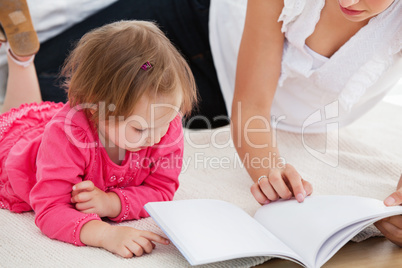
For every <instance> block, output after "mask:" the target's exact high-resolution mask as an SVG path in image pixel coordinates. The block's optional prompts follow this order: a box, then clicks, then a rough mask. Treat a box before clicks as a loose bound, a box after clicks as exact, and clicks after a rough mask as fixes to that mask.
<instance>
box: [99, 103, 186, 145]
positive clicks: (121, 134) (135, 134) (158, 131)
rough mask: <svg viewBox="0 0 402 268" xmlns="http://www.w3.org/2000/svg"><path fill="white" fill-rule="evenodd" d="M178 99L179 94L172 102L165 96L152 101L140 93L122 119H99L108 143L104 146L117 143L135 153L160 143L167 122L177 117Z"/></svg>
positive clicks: (166, 127)
mask: <svg viewBox="0 0 402 268" xmlns="http://www.w3.org/2000/svg"><path fill="white" fill-rule="evenodd" d="M180 102H181V97H180V98H176V99H174V100H173V101H172V100H171V99H164V98H158V99H157V100H156V101H154V100H152V99H150V98H149V97H146V96H142V97H141V98H140V100H139V101H138V102H137V104H136V107H135V109H134V112H133V115H131V116H130V117H128V118H126V119H125V120H124V119H123V118H109V120H107V121H103V122H100V124H99V132H100V135H102V136H103V137H104V139H105V141H106V144H107V145H105V144H104V146H105V147H106V146H108V147H115V146H117V147H119V148H121V149H124V150H128V151H132V152H134V151H139V150H141V149H144V148H146V147H149V146H153V145H154V144H157V143H159V141H160V140H161V138H162V137H163V136H164V135H165V134H166V132H167V130H168V128H169V124H170V122H171V121H172V120H173V119H174V118H175V117H176V116H177V114H178V110H179V109H178V105H179V103H180ZM168 103H172V104H168Z"/></svg>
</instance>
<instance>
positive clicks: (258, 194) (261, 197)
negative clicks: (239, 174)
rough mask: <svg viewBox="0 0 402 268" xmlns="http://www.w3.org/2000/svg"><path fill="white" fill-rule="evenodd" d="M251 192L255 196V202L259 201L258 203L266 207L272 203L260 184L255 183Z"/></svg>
mask: <svg viewBox="0 0 402 268" xmlns="http://www.w3.org/2000/svg"><path fill="white" fill-rule="evenodd" d="M250 191H251V194H252V195H253V196H254V198H255V200H257V202H258V203H260V204H261V205H266V204H268V203H269V202H270V201H269V200H268V198H267V197H266V196H265V194H264V193H263V192H262V190H261V188H260V186H259V185H258V183H254V184H253V185H251V187H250Z"/></svg>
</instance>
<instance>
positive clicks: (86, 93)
mask: <svg viewBox="0 0 402 268" xmlns="http://www.w3.org/2000/svg"><path fill="white" fill-rule="evenodd" d="M148 61H149V62H150V64H151V65H152V66H153V67H152V68H151V69H148V70H144V69H142V68H141V67H142V65H143V64H145V63H146V62H148ZM61 74H62V76H64V77H65V78H66V79H65V83H64V85H65V87H66V90H67V92H68V99H69V101H70V106H71V107H74V106H76V105H79V104H81V105H82V104H86V105H87V104H95V105H97V104H99V103H101V102H104V104H105V106H104V107H113V109H110V108H105V109H104V111H99V107H100V106H99V107H98V109H97V112H95V113H94V114H93V115H92V114H88V115H90V116H91V119H92V120H93V121H95V122H96V121H97V120H98V119H99V113H101V112H102V113H104V115H105V118H109V116H124V117H128V116H130V115H132V112H133V109H134V106H135V104H136V103H137V101H138V100H139V98H140V97H141V96H142V95H143V94H147V95H148V96H149V97H155V96H158V95H160V94H162V95H163V96H167V97H171V96H172V97H174V96H177V95H176V94H180V95H181V96H182V102H181V106H180V107H178V108H180V110H181V112H182V113H183V114H184V115H189V114H190V112H191V110H192V108H193V105H194V104H195V103H196V102H197V93H196V86H195V82H194V77H193V74H192V72H191V70H190V68H189V66H188V64H187V62H186V61H185V60H184V58H183V57H182V56H181V55H180V53H179V52H178V51H177V49H176V48H175V47H174V46H173V45H172V44H171V42H170V41H169V40H168V39H167V38H166V36H165V35H164V34H163V32H162V31H161V30H160V29H159V28H158V27H157V26H156V25H155V24H154V23H152V22H146V21H119V22H114V23H111V24H108V25H105V26H103V27H100V28H97V29H94V30H92V31H90V32H89V33H87V34H85V35H84V36H83V37H82V38H81V40H80V41H79V42H78V43H77V45H76V47H75V49H74V50H73V51H72V52H71V53H70V55H69V56H68V58H67V59H66V62H65V64H64V66H63V70H62V72H61ZM111 104H112V105H114V106H109V105H111Z"/></svg>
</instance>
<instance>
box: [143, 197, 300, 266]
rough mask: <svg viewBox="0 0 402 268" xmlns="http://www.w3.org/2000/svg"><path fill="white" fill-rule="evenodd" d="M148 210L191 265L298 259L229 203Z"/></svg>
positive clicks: (172, 203)
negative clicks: (262, 258) (244, 259)
mask: <svg viewBox="0 0 402 268" xmlns="http://www.w3.org/2000/svg"><path fill="white" fill-rule="evenodd" d="M145 209H146V210H147V211H148V213H149V214H150V215H151V217H152V218H153V219H154V220H155V222H156V223H157V224H158V225H159V226H160V227H161V229H162V230H163V231H164V232H165V233H166V234H167V236H168V237H169V239H170V240H171V241H172V242H173V243H174V244H175V246H176V247H177V248H178V249H179V250H180V251H181V253H182V254H183V255H184V257H186V259H187V260H188V261H189V262H190V264H192V265H198V264H205V263H209V262H216V261H223V260H229V259H234V258H240V257H251V256H268V255H279V256H282V255H283V256H289V257H291V258H294V259H296V258H297V255H296V254H295V253H293V252H292V250H291V249H289V248H288V247H287V246H286V245H285V244H283V243H282V242H281V241H280V240H278V238H276V237H275V236H274V235H272V234H271V233H270V232H268V231H267V230H266V229H264V227H262V226H261V224H259V223H258V222H257V221H255V220H254V219H253V218H252V217H251V216H250V215H248V214H247V213H246V212H244V211H243V210H241V209H240V208H238V207H236V206H235V205H233V204H230V203H228V202H224V201H220V200H212V199H194V200H178V201H170V202H151V203H148V204H147V205H146V206H145Z"/></svg>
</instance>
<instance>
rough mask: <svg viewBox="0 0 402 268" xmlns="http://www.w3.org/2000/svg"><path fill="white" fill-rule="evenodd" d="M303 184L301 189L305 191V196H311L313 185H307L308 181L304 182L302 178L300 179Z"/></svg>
mask: <svg viewBox="0 0 402 268" xmlns="http://www.w3.org/2000/svg"><path fill="white" fill-rule="evenodd" d="M301 180H302V183H303V188H304V190H305V191H306V193H307V195H311V194H312V193H313V185H311V183H309V182H308V181H306V180H304V179H303V178H302V179H301Z"/></svg>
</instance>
